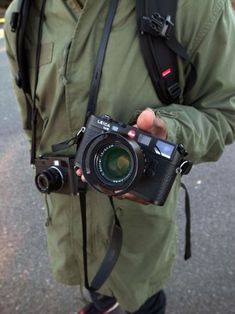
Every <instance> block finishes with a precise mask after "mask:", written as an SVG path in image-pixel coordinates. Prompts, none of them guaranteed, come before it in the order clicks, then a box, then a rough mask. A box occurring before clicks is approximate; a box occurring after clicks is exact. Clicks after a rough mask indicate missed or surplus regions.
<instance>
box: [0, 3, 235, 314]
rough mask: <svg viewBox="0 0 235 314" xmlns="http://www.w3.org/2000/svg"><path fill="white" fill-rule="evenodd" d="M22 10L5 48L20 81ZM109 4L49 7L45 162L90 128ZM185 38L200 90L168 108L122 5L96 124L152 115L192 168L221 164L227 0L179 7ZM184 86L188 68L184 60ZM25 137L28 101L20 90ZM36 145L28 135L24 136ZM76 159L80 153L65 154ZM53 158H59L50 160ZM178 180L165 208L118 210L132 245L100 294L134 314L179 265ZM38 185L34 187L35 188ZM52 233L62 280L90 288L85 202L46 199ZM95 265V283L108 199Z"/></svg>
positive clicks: (129, 9) (128, 8)
mask: <svg viewBox="0 0 235 314" xmlns="http://www.w3.org/2000/svg"><path fill="white" fill-rule="evenodd" d="M17 2H18V1H17V0H14V1H13V3H12V4H11V6H10V7H9V9H8V11H7V14H6V26H5V30H6V44H7V54H8V56H9V60H10V64H11V69H12V73H13V75H14V74H15V72H16V52H15V51H16V48H15V34H14V33H12V32H11V30H10V25H9V21H10V16H11V12H12V11H13V10H14V9H15V8H16V6H17ZM32 2H33V6H32V10H31V13H30V17H29V20H28V31H27V38H26V48H27V57H28V60H29V75H30V80H31V82H32V85H33V82H34V79H35V51H36V42H37V29H38V20H39V3H40V2H41V1H32ZM108 4H109V1H108V0H103V1H95V0H86V1H85V0H83V1H76V0H50V1H47V3H46V10H45V17H46V18H45V22H44V25H43V35H42V47H41V48H42V50H41V58H40V73H39V82H38V88H37V98H38V101H37V107H38V110H39V117H38V130H37V134H38V146H37V150H38V151H37V153H38V155H42V154H45V153H50V152H51V145H53V144H56V143H59V142H62V141H64V140H67V139H69V138H71V137H72V136H73V135H74V134H75V133H76V132H77V131H78V130H79V129H80V128H81V127H82V126H83V124H84V119H85V112H86V106H87V102H88V95H89V88H90V82H91V76H92V71H93V68H94V63H95V59H96V54H97V50H98V47H99V43H100V38H101V34H102V30H103V26H104V21H105V18H106V15H107V10H108ZM176 25H177V29H176V33H177V38H178V40H179V41H180V42H181V43H182V45H183V46H184V47H185V48H186V49H187V51H188V53H189V55H190V57H191V60H192V62H193V63H194V65H195V66H196V69H197V81H196V83H195V85H194V86H193V88H192V89H191V90H190V92H188V93H187V94H186V95H184V96H182V97H181V100H180V102H179V103H174V104H171V105H168V106H165V105H164V104H162V103H161V102H160V101H159V99H158V97H157V96H156V93H155V91H154V88H153V86H152V83H151V80H150V78H149V75H148V73H147V69H146V67H145V63H144V61H143V58H142V55H141V52H140V46H139V39H138V34H137V26H136V12H135V1H134V0H120V1H119V5H118V9H117V13H116V16H115V19H114V23H113V27H112V32H111V35H110V39H109V42H108V47H107V52H106V56H105V62H104V67H103V72H102V79H101V85H100V90H99V95H98V102H97V107H96V113H97V114H109V115H111V116H112V117H113V118H114V119H115V120H119V121H123V122H126V123H127V122H128V121H129V120H130V119H131V117H133V115H134V114H135V113H136V112H139V111H141V110H143V109H145V108H146V107H151V108H153V109H154V110H155V111H156V113H157V114H159V115H160V116H161V117H162V119H164V121H165V122H166V125H167V128H168V140H169V141H171V142H174V143H183V144H184V145H185V147H186V149H187V151H188V152H189V158H190V159H191V160H192V161H193V162H194V163H200V162H205V161H215V160H217V159H218V158H219V157H220V155H221V154H222V152H223V150H224V146H225V145H226V144H230V143H232V142H233V140H234V134H235V83H234V82H235V80H234V78H235V62H234V61H233V59H234V51H235V20H234V17H233V11H232V8H231V4H230V1H228V0H206V1H205V0H197V1H193V0H179V1H178V9H177V22H176ZM179 72H180V83H181V86H182V87H184V86H185V81H186V77H187V73H188V71H187V67H186V66H185V65H184V64H183V63H182V61H181V60H179ZM15 93H16V95H17V99H18V103H19V105H20V110H21V114H22V119H23V126H24V128H25V120H26V111H25V103H24V96H23V94H22V91H21V90H20V89H19V88H18V87H16V86H15ZM26 132H27V134H28V136H29V137H30V132H29V131H26ZM63 153H64V154H65V155H67V154H71V153H75V148H70V149H68V150H66V151H64V152H63ZM51 154H52V153H51ZM179 181H180V180H179V178H178V179H177V180H176V182H175V184H174V186H173V188H172V190H171V193H170V195H169V197H168V199H167V201H166V203H165V205H164V206H163V207H158V206H155V205H148V206H143V205H140V204H136V203H133V202H130V201H127V200H123V201H121V200H115V206H116V207H117V208H118V215H119V218H120V221H121V225H122V228H123V233H124V239H123V246H122V250H121V255H120V257H119V260H118V263H117V265H116V266H115V268H114V270H113V272H112V274H111V276H110V277H109V278H108V280H107V281H106V282H105V284H104V285H103V287H102V288H101V290H100V292H101V293H103V294H107V295H113V294H114V295H115V296H116V297H117V299H118V300H119V301H120V303H121V304H122V305H123V306H124V307H125V309H127V310H129V311H134V310H136V309H137V308H138V307H139V306H140V305H141V304H143V303H144V302H145V300H146V299H147V298H148V297H150V296H151V295H153V294H154V293H155V292H157V291H158V290H159V289H160V288H162V287H163V286H164V285H165V283H166V280H167V278H168V277H169V275H170V272H171V268H172V265H173V261H174V258H175V255H176V224H175V207H176V202H177V194H178V190H179ZM32 182H33V180H32ZM45 201H46V206H47V210H48V215H49V216H50V217H51V223H50V224H49V226H48V227H47V235H48V247H49V255H50V260H51V265H52V269H53V273H54V275H55V277H56V278H57V280H59V281H60V282H62V283H65V284H70V285H77V284H81V285H83V282H84V274H83V262H82V232H81V218H80V205H79V199H78V197H77V196H68V195H62V194H58V193H51V194H50V195H47V196H46V198H45ZM87 202H88V206H87V207H88V209H87V211H88V212H87V221H88V263H89V277H90V279H92V278H93V277H94V275H95V273H96V271H97V270H98V267H99V265H100V262H101V261H102V259H103V256H104V255H105V252H106V248H107V244H108V241H109V238H110V230H111V226H112V224H113V214H112V210H111V208H110V203H109V200H108V198H107V196H105V195H103V194H101V193H99V192H96V191H95V190H93V189H91V188H89V191H88V193H87Z"/></svg>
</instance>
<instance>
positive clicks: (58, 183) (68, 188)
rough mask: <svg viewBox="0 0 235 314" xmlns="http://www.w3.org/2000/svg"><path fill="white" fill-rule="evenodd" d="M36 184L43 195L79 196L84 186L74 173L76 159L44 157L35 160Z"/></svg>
mask: <svg viewBox="0 0 235 314" xmlns="http://www.w3.org/2000/svg"><path fill="white" fill-rule="evenodd" d="M35 168H36V176H35V184H36V187H37V189H38V190H39V191H40V192H41V193H47V194H49V193H52V192H54V193H61V194H71V195H77V194H78V193H79V189H80V188H81V186H82V184H83V183H82V182H81V179H80V178H79V177H78V176H77V175H76V174H75V171H74V157H65V156H58V157H57V156H56V157H52V156H43V157H42V158H36V159H35Z"/></svg>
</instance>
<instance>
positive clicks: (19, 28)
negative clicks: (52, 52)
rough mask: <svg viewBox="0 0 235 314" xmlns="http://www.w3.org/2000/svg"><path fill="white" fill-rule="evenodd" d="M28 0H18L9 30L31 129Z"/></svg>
mask: <svg viewBox="0 0 235 314" xmlns="http://www.w3.org/2000/svg"><path fill="white" fill-rule="evenodd" d="M30 6H31V1H30V0H19V1H18V7H17V10H16V11H14V12H13V13H12V15H11V21H10V25H11V31H12V32H14V33H16V61H17V66H18V69H17V72H16V76H15V82H16V85H17V86H18V87H19V88H22V90H23V92H24V95H25V103H26V110H27V118H26V119H27V121H26V127H27V129H31V120H32V96H31V88H30V82H29V77H28V65H27V58H26V51H25V33H26V28H27V22H28V16H29V11H30Z"/></svg>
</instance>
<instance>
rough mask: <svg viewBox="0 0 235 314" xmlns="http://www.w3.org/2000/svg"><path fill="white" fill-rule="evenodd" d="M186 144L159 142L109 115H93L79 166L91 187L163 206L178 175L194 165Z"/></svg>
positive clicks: (84, 140) (76, 165) (81, 149)
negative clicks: (190, 160)
mask: <svg viewBox="0 0 235 314" xmlns="http://www.w3.org/2000/svg"><path fill="white" fill-rule="evenodd" d="M186 155H187V153H186V151H185V149H184V147H183V145H181V144H180V145H175V144H172V143H170V142H168V141H165V140H162V139H159V138H157V137H154V136H152V135H151V134H149V133H147V132H144V131H142V130H140V129H137V128H135V127H133V126H131V125H127V124H124V123H122V122H118V121H114V120H112V118H111V117H110V116H108V115H104V116H95V115H92V116H91V117H90V118H89V120H88V122H87V125H86V129H85V132H84V135H83V138H82V141H81V143H80V145H79V148H78V151H77V154H76V157H75V167H77V168H81V169H82V171H83V175H84V176H85V178H86V180H87V182H88V184H90V185H91V186H92V187H94V188H96V189H97V190H98V191H100V192H102V193H106V194H108V195H111V196H118V195H122V194H125V193H127V192H131V193H133V194H135V195H136V196H138V197H139V198H141V199H143V200H145V201H146V202H149V203H154V204H157V205H163V204H164V202H165V200H166V198H167V196H168V194H169V192H170V189H171V187H172V185H173V183H174V180H175V177H176V175H177V174H180V173H181V174H186V173H188V172H189V171H190V169H191V167H192V164H191V163H190V162H189V161H187V160H185V156H186Z"/></svg>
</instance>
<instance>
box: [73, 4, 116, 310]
mask: <svg viewBox="0 0 235 314" xmlns="http://www.w3.org/2000/svg"><path fill="white" fill-rule="evenodd" d="M117 6H118V0H111V1H110V5H109V10H108V15H107V18H106V21H105V25H104V30H103V34H102V37H101V42H100V46H99V49H98V54H97V57H96V64H95V67H94V71H93V76H92V80H91V86H90V95H89V100H88V105H87V111H86V117H85V124H86V122H87V120H88V118H89V117H90V116H91V115H92V114H94V113H95V107H96V103H97V96H98V92H99V86H100V79H101V74H102V67H103V63H104V58H105V52H106V48H107V44H108V40H109V35H110V32H111V28H112V24H113V20H114V16H115V13H116V10H117ZM79 196H80V206H81V219H82V233H83V267H84V277H85V278H84V281H85V287H86V288H87V289H88V291H89V292H90V296H91V299H92V301H93V302H94V304H95V306H96V307H97V309H98V310H100V311H101V312H103V311H105V310H107V309H103V308H100V305H99V302H98V293H97V291H98V290H99V289H100V287H101V286H102V285H103V284H104V282H105V281H106V280H107V278H108V277H109V276H110V274H111V272H112V270H113V268H114V266H115V264H116V263H117V260H118V258H119V255H120V251H121V247H122V228H121V225H120V222H119V220H118V217H117V214H116V210H115V206H114V203H113V199H112V198H111V197H109V200H110V203H111V207H112V209H113V214H114V225H113V229H112V233H111V237H110V243H109V246H108V249H107V252H106V255H105V257H104V259H103V261H102V263H101V265H100V267H99V269H98V271H97V273H96V275H95V277H94V278H93V280H92V281H91V283H90V284H89V275H88V260H87V219H86V194H85V192H80V193H79Z"/></svg>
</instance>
